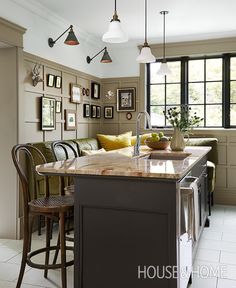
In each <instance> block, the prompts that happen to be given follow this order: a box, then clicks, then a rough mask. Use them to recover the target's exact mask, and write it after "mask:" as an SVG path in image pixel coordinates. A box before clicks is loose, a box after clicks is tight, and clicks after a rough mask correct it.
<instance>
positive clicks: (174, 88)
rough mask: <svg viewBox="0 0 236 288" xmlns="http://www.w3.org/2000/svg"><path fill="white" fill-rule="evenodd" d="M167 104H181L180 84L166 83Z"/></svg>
mask: <svg viewBox="0 0 236 288" xmlns="http://www.w3.org/2000/svg"><path fill="white" fill-rule="evenodd" d="M166 104H168V105H174V104H180V84H167V85H166Z"/></svg>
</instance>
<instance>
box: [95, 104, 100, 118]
mask: <svg viewBox="0 0 236 288" xmlns="http://www.w3.org/2000/svg"><path fill="white" fill-rule="evenodd" d="M96 114H97V115H96V116H97V118H101V106H96Z"/></svg>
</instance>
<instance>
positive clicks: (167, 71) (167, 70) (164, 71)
mask: <svg viewBox="0 0 236 288" xmlns="http://www.w3.org/2000/svg"><path fill="white" fill-rule="evenodd" d="M168 13H169V12H168V11H161V12H160V14H162V15H163V60H162V63H161V66H160V69H159V70H158V71H157V74H158V75H162V76H166V75H170V74H172V72H171V70H170V68H169V67H168V65H167V62H166V14H168Z"/></svg>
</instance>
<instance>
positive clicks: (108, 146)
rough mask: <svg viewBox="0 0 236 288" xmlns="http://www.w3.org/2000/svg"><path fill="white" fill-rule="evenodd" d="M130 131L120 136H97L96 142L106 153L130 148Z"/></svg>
mask: <svg viewBox="0 0 236 288" xmlns="http://www.w3.org/2000/svg"><path fill="white" fill-rule="evenodd" d="M131 136H132V131H130V132H126V133H123V134H120V135H104V134H97V138H98V141H99V143H100V145H101V147H102V148H104V149H105V150H106V151H111V150H115V149H120V148H125V147H129V146H131Z"/></svg>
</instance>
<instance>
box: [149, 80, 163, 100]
mask: <svg viewBox="0 0 236 288" xmlns="http://www.w3.org/2000/svg"><path fill="white" fill-rule="evenodd" d="M164 104H165V85H164V84H163V85H151V105H164Z"/></svg>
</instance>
